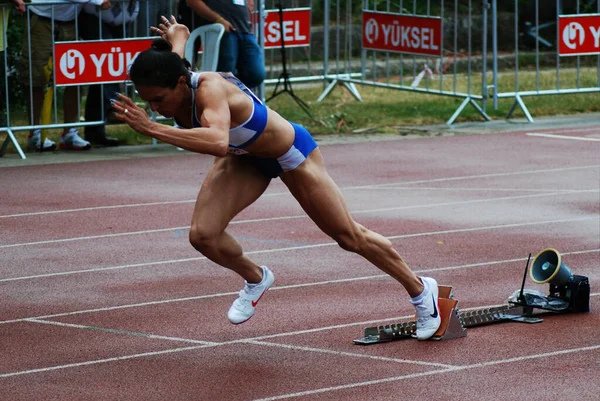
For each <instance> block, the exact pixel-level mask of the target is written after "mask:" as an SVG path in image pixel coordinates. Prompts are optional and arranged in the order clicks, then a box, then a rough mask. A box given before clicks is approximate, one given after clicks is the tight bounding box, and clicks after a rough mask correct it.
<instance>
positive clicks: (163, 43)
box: [152, 38, 173, 52]
mask: <svg viewBox="0 0 600 401" xmlns="http://www.w3.org/2000/svg"><path fill="white" fill-rule="evenodd" d="M152 48H153V49H155V50H158V51H168V52H170V51H172V50H173V46H171V43H170V42H169V41H168V40H165V39H163V38H159V39H154V41H153V42H152Z"/></svg>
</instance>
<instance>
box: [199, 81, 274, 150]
mask: <svg viewBox="0 0 600 401" xmlns="http://www.w3.org/2000/svg"><path fill="white" fill-rule="evenodd" d="M200 74H202V73H201V72H193V73H192V77H191V81H192V91H193V93H194V94H195V93H196V90H197V89H198V81H199V80H200ZM218 74H220V75H221V76H222V77H223V78H225V79H226V80H228V81H229V82H231V83H233V84H234V85H236V86H237V87H238V88H240V89H241V90H242V91H243V92H244V93H245V94H246V95H248V97H249V98H250V99H252V113H251V114H250V117H249V118H248V119H247V120H246V121H245V122H244V123H243V124H240V125H238V126H237V127H234V128H231V129H230V130H229V150H228V152H229V153H233V154H236V155H242V154H246V153H248V152H247V151H245V150H244V148H245V147H247V146H249V145H250V144H251V143H253V142H254V141H256V140H257V139H258V137H259V136H260V135H261V134H262V133H263V131H264V130H265V127H266V126H267V106H265V105H264V104H263V102H261V101H260V99H259V98H258V97H256V95H255V94H254V93H252V91H251V90H250V89H248V87H247V86H246V85H244V84H243V83H242V82H241V81H240V80H239V79H237V78H236V77H235V76H233V75H231V74H229V73H221V72H219V73H218ZM192 110H193V115H192V124H193V125H194V128H199V127H201V126H202V124H200V119H199V118H198V115H197V112H196V96H192Z"/></svg>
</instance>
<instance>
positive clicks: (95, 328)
mask: <svg viewBox="0 0 600 401" xmlns="http://www.w3.org/2000/svg"><path fill="white" fill-rule="evenodd" d="M25 321H26V322H31V323H40V324H47V325H51V326H59V327H69V328H74V329H84V330H90V331H102V332H106V333H111V334H119V335H126V336H134V337H144V338H151V339H154V340H165V341H177V342H186V343H192V344H202V345H217V344H219V343H216V342H213V341H201V340H192V339H189V338H180V337H168V336H159V335H155V334H146V333H142V332H137V331H129V330H118V329H111V328H107V327H98V326H88V325H84V324H72V323H63V322H56V321H52V320H41V319H25Z"/></svg>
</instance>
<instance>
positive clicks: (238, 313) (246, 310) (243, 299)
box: [227, 266, 275, 324]
mask: <svg viewBox="0 0 600 401" xmlns="http://www.w3.org/2000/svg"><path fill="white" fill-rule="evenodd" d="M261 268H262V271H263V277H262V280H261V282H260V283H258V284H250V285H249V284H248V282H247V281H246V282H245V285H244V288H243V289H242V290H241V291H240V296H239V298H238V299H236V300H235V301H233V304H232V305H231V308H229V312H227V317H228V318H229V321H230V322H231V323H233V324H240V323H244V322H245V321H246V320H248V319H250V318H251V317H252V315H254V312H255V311H256V304H258V301H260V299H261V298H262V296H263V295H264V294H265V292H266V291H267V290H268V289H269V288H271V286H272V285H273V282H274V281H275V276H273V273H272V272H271V270H269V268H268V267H267V266H261Z"/></svg>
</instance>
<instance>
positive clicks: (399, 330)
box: [354, 248, 590, 345]
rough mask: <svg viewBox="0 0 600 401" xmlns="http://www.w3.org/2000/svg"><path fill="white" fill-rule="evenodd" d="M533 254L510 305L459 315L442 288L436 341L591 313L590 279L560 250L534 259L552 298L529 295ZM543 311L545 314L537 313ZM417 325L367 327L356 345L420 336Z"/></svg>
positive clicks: (446, 288) (534, 269)
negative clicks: (474, 330) (496, 326)
mask: <svg viewBox="0 0 600 401" xmlns="http://www.w3.org/2000/svg"><path fill="white" fill-rule="evenodd" d="M530 260H531V254H529V258H528V259H527V265H525V274H524V275H523V282H522V284H521V289H520V292H519V296H518V297H517V298H516V299H513V300H510V301H509V303H508V304H507V305H502V306H499V307H493V308H481V309H477V310H472V311H468V312H462V313H459V311H458V301H457V300H456V299H454V296H453V294H452V287H449V286H443V285H440V286H439V293H438V306H439V308H438V309H439V311H438V312H439V314H440V317H441V318H442V323H441V324H440V327H439V329H438V330H437V331H436V332H435V334H434V335H433V337H431V339H432V340H449V339H453V338H460V337H466V335H467V327H475V326H482V325H487V324H491V323H498V322H506V321H513V322H521V323H540V322H542V320H543V319H540V318H539V317H535V316H534V315H536V314H542V313H549V312H551V313H579V312H589V311H590V284H589V281H588V278H587V277H585V276H579V275H576V274H573V273H572V272H571V269H570V268H569V267H568V266H567V265H565V264H564V263H563V262H562V258H561V256H560V254H559V253H558V251H557V250H556V249H553V248H547V249H544V250H543V251H542V252H540V253H539V254H538V255H537V256H536V257H535V259H534V261H533V264H532V267H531V271H530V274H531V278H532V279H533V281H535V282H536V283H538V284H543V283H549V284H550V292H549V294H548V296H544V295H540V294H535V293H534V292H529V293H526V292H525V280H526V278H527V271H528V268H529V261H530ZM536 310H540V311H541V312H539V311H538V312H536ZM416 330H417V322H416V319H413V320H411V321H408V322H402V323H397V324H389V325H382V326H374V327H367V328H365V329H364V337H362V338H358V339H356V340H354V343H355V344H360V345H369V344H379V343H384V342H388V341H394V340H403V339H407V338H413V337H416Z"/></svg>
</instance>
